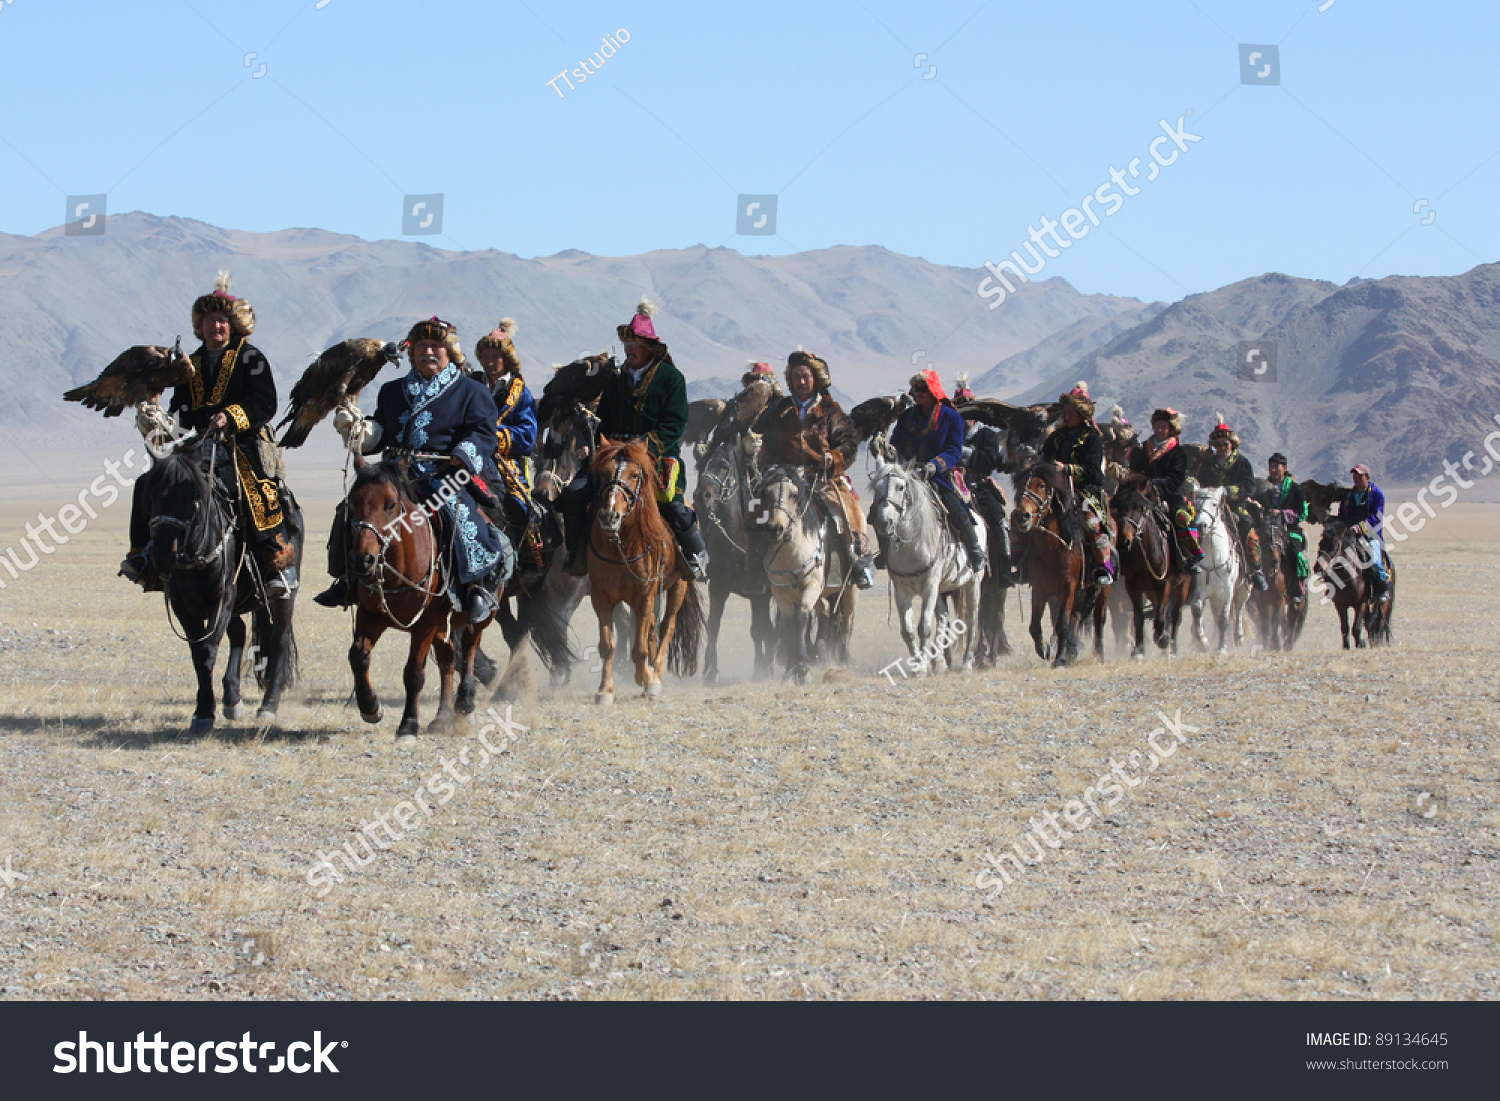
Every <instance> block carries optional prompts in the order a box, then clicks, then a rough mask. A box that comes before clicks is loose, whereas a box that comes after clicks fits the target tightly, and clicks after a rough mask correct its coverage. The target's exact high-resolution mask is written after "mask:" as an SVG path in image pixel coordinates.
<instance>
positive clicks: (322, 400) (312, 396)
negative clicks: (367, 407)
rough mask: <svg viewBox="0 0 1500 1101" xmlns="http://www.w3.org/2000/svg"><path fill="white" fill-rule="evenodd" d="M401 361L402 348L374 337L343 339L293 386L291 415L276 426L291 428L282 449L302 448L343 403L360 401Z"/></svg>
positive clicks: (290, 403)
mask: <svg viewBox="0 0 1500 1101" xmlns="http://www.w3.org/2000/svg"><path fill="white" fill-rule="evenodd" d="M400 358H401V348H400V346H399V345H397V344H395V343H394V342H389V341H380V340H375V339H373V338H370V337H356V338H354V339H352V340H342V341H340V342H339V343H337V344H335V345H334V346H333V347H332V348H329V349H328V350H327V351H326V352H324V353H323V354H322V355H320V356H319V357H318V358H317V359H315V360H313V361H312V363H311V364H310V365H309V366H308V368H307V370H305V371H303V372H302V377H301V378H300V379H298V380H297V385H296V386H293V387H292V395H291V398H290V399H289V400H288V408H287V414H286V416H285V417H283V418H282V420H281V423H280V424H278V425H277V426H276V427H277V429H281V428H284V427H286V425H287V424H290V425H291V427H290V428H287V430H286V432H285V433H284V434H283V435H282V437H281V446H282V447H301V446H302V445H303V444H304V443H306V442H307V435H308V433H309V432H311V431H312V430H313V429H314V428H315V427H317V424H318V422H319V421H321V420H322V419H323V418H324V417H326V416H328V414H329V413H332V412H333V411H334V410H335V409H337V408H338V406H339V403H340V402H342V401H344V400H345V399H346V398H358V397H359V392H360V391H361V390H363V389H364V388H365V387H366V386H368V385H369V384H370V383H371V382H372V381H374V379H375V376H376V375H378V374H380V371H381V368H383V367H384V366H385V365H386V364H387V363H395V362H397V361H398V360H400Z"/></svg>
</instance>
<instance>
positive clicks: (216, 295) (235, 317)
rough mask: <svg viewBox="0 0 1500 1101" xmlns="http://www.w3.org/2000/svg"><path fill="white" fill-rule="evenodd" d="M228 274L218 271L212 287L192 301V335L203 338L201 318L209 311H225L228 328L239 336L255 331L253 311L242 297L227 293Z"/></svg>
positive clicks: (209, 312)
mask: <svg viewBox="0 0 1500 1101" xmlns="http://www.w3.org/2000/svg"><path fill="white" fill-rule="evenodd" d="M229 280H230V275H229V273H228V272H227V271H220V272H219V274H218V277H217V278H216V279H215V280H214V289H213V290H212V291H211V292H210V293H208V294H204V295H200V296H199V297H198V299H197V301H195V302H194V303H193V335H194V336H196V337H197V338H198V339H199V340H202V339H203V318H204V317H205V316H206V315H208V314H211V313H227V314H228V315H229V327H230V329H231V330H232V331H233V332H235V333H238V334H239V335H240V336H249V335H250V334H251V333H253V332H254V331H255V311H254V310H253V309H251V308H250V303H248V302H246V301H245V300H244V299H243V298H236V297H234V295H232V294H230V293H229Z"/></svg>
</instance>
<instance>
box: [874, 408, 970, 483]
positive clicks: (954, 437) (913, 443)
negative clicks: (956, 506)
mask: <svg viewBox="0 0 1500 1101" xmlns="http://www.w3.org/2000/svg"><path fill="white" fill-rule="evenodd" d="M891 446H892V447H894V448H895V449H896V454H898V455H900V456H901V457H902V458H903V459H906V460H907V461H908V462H915V463H935V464H936V465H937V468H938V475H937V477H936V478H935V479H933V480H934V481H936V482H939V483H941V484H942V485H945V486H947V487H948V488H949V489H954V485H953V468H954V467H956V466H958V465H959V463H960V462H962V460H963V453H964V418H963V415H962V414H961V413H959V411H958V410H957V409H955V408H953V406H951V405H942V404H940V405H938V407H937V424H936V425H935V426H934V425H933V423H932V414H931V413H924V412H923V411H922V408H921V406H918V405H914V406H912V407H911V408H910V409H908V410H907V411H906V412H904V413H902V414H901V418H900V419H899V420H898V421H896V427H895V428H894V429H893V430H892V432H891Z"/></svg>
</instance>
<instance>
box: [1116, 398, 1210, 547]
mask: <svg viewBox="0 0 1500 1101" xmlns="http://www.w3.org/2000/svg"><path fill="white" fill-rule="evenodd" d="M1181 435H1182V414H1181V413H1179V412H1178V411H1177V410H1175V409H1171V408H1164V409H1157V410H1154V411H1153V412H1152V414H1151V438H1150V439H1148V440H1147V441H1146V442H1145V443H1143V444H1141V445H1139V446H1138V447H1136V448H1134V449H1133V450H1132V451H1131V452H1130V473H1129V474H1127V475H1125V477H1124V478H1122V479H1120V485H1121V486H1128V485H1133V486H1139V487H1140V488H1141V489H1142V490H1143V491H1144V489H1145V487H1146V486H1148V485H1149V486H1151V488H1152V489H1154V490H1155V491H1156V497H1157V500H1159V501H1160V502H1161V503H1162V505H1163V506H1165V507H1166V510H1167V515H1168V516H1170V517H1171V518H1172V529H1173V532H1174V533H1175V535H1176V540H1175V541H1176V543H1177V550H1178V554H1179V557H1180V558H1181V559H1182V570H1183V572H1184V573H1187V574H1195V573H1197V572H1198V564H1199V563H1200V562H1202V561H1203V547H1202V545H1201V544H1200V542H1199V539H1198V529H1197V528H1195V527H1193V518H1194V517H1195V516H1196V514H1197V513H1196V510H1195V509H1194V508H1193V502H1192V501H1190V500H1188V499H1187V498H1186V497H1185V496H1184V494H1183V490H1184V483H1185V482H1186V481H1187V454H1186V452H1184V451H1183V450H1182V445H1181V442H1180V439H1179V437H1181Z"/></svg>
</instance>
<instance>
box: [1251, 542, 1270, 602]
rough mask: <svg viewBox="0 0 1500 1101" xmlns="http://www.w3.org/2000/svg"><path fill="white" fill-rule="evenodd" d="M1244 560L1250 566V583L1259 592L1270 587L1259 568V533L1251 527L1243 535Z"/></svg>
mask: <svg viewBox="0 0 1500 1101" xmlns="http://www.w3.org/2000/svg"><path fill="white" fill-rule="evenodd" d="M1245 562H1246V564H1247V565H1249V567H1250V584H1252V585H1254V586H1255V588H1256V589H1257V590H1258V591H1260V592H1265V591H1266V590H1267V589H1269V588H1270V587H1271V583H1270V582H1269V581H1267V580H1266V575H1265V572H1264V571H1263V570H1262V569H1261V568H1260V565H1261V562H1260V534H1259V533H1258V532H1257V531H1256V530H1255V529H1254V528H1251V529H1250V530H1249V532H1247V533H1246V535H1245Z"/></svg>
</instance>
